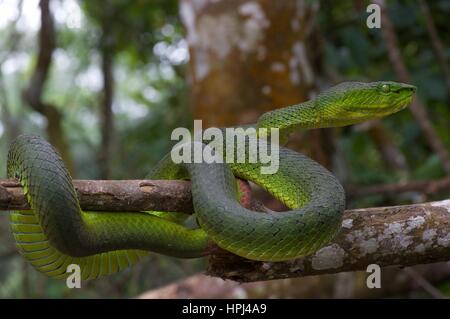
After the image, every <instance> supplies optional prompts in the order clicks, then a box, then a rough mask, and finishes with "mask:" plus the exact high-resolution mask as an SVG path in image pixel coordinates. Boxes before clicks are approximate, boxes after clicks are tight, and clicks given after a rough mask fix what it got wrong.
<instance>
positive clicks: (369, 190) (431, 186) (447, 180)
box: [346, 175, 450, 198]
mask: <svg viewBox="0 0 450 319" xmlns="http://www.w3.org/2000/svg"><path fill="white" fill-rule="evenodd" d="M346 189H347V195H348V196H349V197H351V198H354V197H358V196H367V195H373V194H377V195H380V194H387V195H396V194H398V193H405V192H420V193H423V194H434V193H436V192H439V191H442V190H445V189H450V175H449V176H446V177H443V178H441V179H437V180H429V181H407V182H401V183H393V184H381V185H371V186H366V187H361V186H358V187H355V186H350V187H349V186H347V187H346Z"/></svg>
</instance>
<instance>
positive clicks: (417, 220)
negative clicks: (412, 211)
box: [405, 216, 425, 233]
mask: <svg viewBox="0 0 450 319" xmlns="http://www.w3.org/2000/svg"><path fill="white" fill-rule="evenodd" d="M423 224H425V218H423V217H422V216H416V217H410V218H409V219H408V221H407V222H406V225H407V227H406V228H405V232H407V233H409V232H410V231H412V230H414V229H417V228H420V227H421V226H422V225H423Z"/></svg>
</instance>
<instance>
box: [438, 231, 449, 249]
mask: <svg viewBox="0 0 450 319" xmlns="http://www.w3.org/2000/svg"><path fill="white" fill-rule="evenodd" d="M437 243H438V244H439V245H441V246H444V247H450V233H449V234H447V235H446V236H444V237H440V238H438V240H437Z"/></svg>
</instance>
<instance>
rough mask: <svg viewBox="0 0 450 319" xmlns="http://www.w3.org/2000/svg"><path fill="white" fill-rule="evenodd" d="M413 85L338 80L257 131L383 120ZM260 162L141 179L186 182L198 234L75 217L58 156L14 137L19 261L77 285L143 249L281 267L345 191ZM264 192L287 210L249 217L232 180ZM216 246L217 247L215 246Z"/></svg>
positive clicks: (145, 220)
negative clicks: (20, 202) (216, 250)
mask: <svg viewBox="0 0 450 319" xmlns="http://www.w3.org/2000/svg"><path fill="white" fill-rule="evenodd" d="M415 90H416V88H415V87H414V86H412V85H408V84H403V83H396V82H391V81H383V82H371V83H362V82H344V83H341V84H338V85H336V86H334V87H332V88H330V89H328V90H326V91H324V92H322V93H320V94H318V95H317V96H316V97H315V98H314V99H311V100H309V101H307V102H304V103H301V104H297V105H293V106H288V107H285V108H279V109H275V110H272V111H269V112H267V113H264V114H262V115H261V116H260V117H259V119H258V120H257V123H256V124H254V126H253V127H255V128H276V129H279V132H280V134H281V135H282V136H288V135H289V133H291V132H292V131H294V130H297V129H315V128H326V127H339V126H345V125H350V124H355V123H360V122H363V121H366V120H370V119H376V118H381V117H384V116H386V115H389V114H392V113H395V112H397V111H400V110H402V109H404V108H405V107H406V106H407V105H408V104H409V103H410V102H411V100H412V98H413V96H414V93H415ZM261 166H262V164H261V163H258V162H257V163H248V162H244V163H204V162H203V163H182V164H175V163H174V162H173V161H172V159H171V157H170V155H166V156H165V157H164V158H163V159H162V160H161V162H160V163H159V164H158V165H157V166H156V168H155V169H154V170H153V172H152V173H151V174H150V175H149V176H148V177H149V178H153V179H189V180H191V185H192V197H193V205H194V210H195V216H196V220H197V223H198V226H197V227H186V226H185V225H184V224H183V223H182V222H177V221H175V220H173V219H171V218H170V213H167V214H164V213H162V212H93V211H92V212H88V211H82V210H81V208H80V204H79V202H78V199H77V194H76V191H75V189H74V187H73V185H72V179H71V177H70V175H69V173H68V171H67V169H66V168H65V167H64V163H63V161H62V160H61V157H60V156H59V155H58V153H57V152H56V151H55V149H54V148H53V147H52V146H51V145H50V144H49V143H48V142H47V141H45V140H44V139H43V138H41V137H39V136H34V135H26V134H25V135H20V136H19V137H17V138H16V139H15V140H14V141H13V142H12V144H11V146H10V149H9V152H8V159H7V174H8V177H9V178H16V179H18V180H19V181H20V184H21V185H22V187H23V190H24V194H25V195H26V199H27V201H28V202H29V205H30V207H31V210H28V211H12V212H10V224H11V228H12V233H13V235H14V239H15V241H16V244H17V247H18V249H19V251H20V252H21V254H22V255H23V256H24V257H25V258H26V259H27V260H28V261H29V262H30V263H31V264H32V265H33V266H34V267H35V268H36V269H37V270H38V271H40V272H42V273H45V274H46V275H48V276H51V277H55V278H66V277H67V275H68V272H67V266H68V265H70V264H77V265H79V266H80V269H81V275H82V278H83V279H84V280H87V279H94V278H97V277H99V276H105V275H109V274H112V273H115V272H117V271H119V270H121V269H123V268H126V267H128V266H130V265H132V264H134V263H136V262H137V261H138V260H139V259H141V257H143V256H145V255H147V254H148V252H156V253H160V254H165V255H170V256H175V257H182V258H192V257H201V256H205V255H208V254H210V253H211V251H212V250H211V247H214V246H215V245H217V246H218V247H220V248H221V249H224V250H226V251H229V252H231V253H233V254H236V255H238V256H241V257H244V258H247V259H251V260H259V261H273V262H276V261H285V260H290V259H294V258H297V257H300V256H304V255H308V254H311V253H314V252H315V251H317V250H318V249H320V248H321V247H323V246H324V245H326V244H327V243H329V242H330V241H331V240H332V239H333V238H334V236H335V235H336V234H337V233H338V231H339V230H340V227H341V222H342V221H341V219H342V214H343V211H344V208H345V193H344V190H343V187H342V186H341V184H340V183H339V181H338V180H337V178H336V177H334V176H333V175H332V174H331V173H330V172H329V171H327V170H326V169H325V168H324V167H322V166H321V165H319V164H318V163H317V162H315V161H313V160H312V159H310V158H308V157H306V156H304V155H302V154H299V153H297V152H295V151H293V150H291V149H288V148H286V147H283V146H280V147H279V168H278V171H277V172H276V173H274V174H262V173H261V171H260V168H261ZM235 177H239V178H241V179H244V180H249V181H252V182H254V183H256V184H257V185H259V186H261V187H262V188H264V189H266V190H267V191H268V192H269V193H270V194H272V195H273V196H274V197H275V198H277V199H278V200H280V201H281V202H282V203H284V204H285V205H286V206H287V207H288V208H289V209H290V210H289V211H287V212H282V213H279V212H272V211H269V210H267V211H265V212H254V211H251V210H249V209H247V208H244V207H243V206H242V205H241V204H240V202H239V188H238V187H237V183H236V178H235ZM217 246H216V247H217Z"/></svg>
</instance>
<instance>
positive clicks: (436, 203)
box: [430, 199, 450, 213]
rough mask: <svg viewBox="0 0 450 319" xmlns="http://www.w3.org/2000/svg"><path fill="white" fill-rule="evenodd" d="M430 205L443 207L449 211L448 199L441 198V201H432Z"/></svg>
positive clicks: (449, 200)
mask: <svg viewBox="0 0 450 319" xmlns="http://www.w3.org/2000/svg"><path fill="white" fill-rule="evenodd" d="M430 205H431V206H433V207H442V208H445V209H446V210H447V212H449V213H450V199H446V200H441V201H438V202H432V203H431V204H430Z"/></svg>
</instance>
